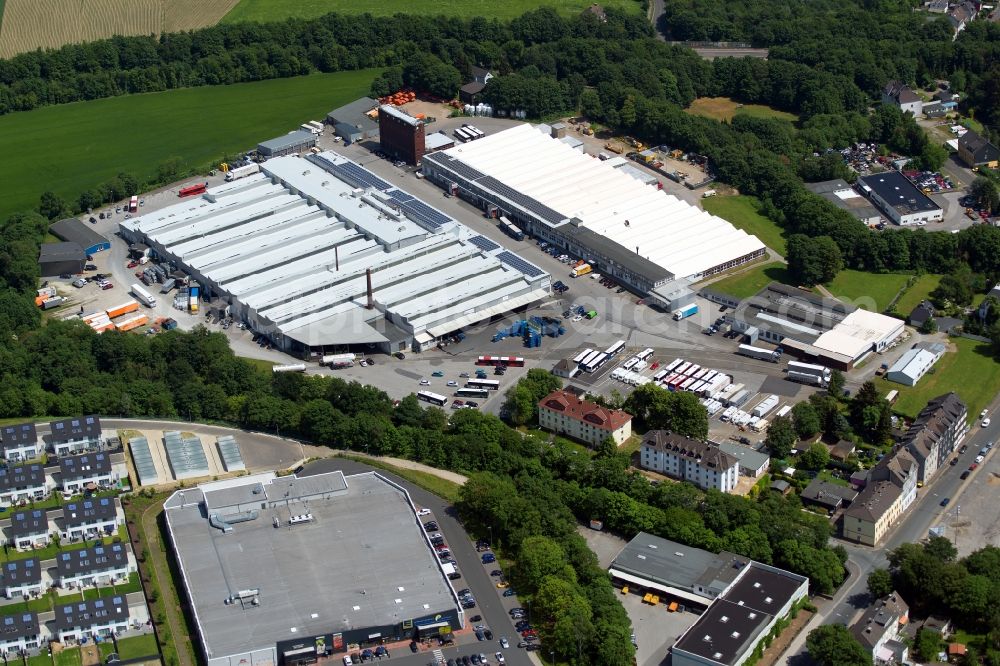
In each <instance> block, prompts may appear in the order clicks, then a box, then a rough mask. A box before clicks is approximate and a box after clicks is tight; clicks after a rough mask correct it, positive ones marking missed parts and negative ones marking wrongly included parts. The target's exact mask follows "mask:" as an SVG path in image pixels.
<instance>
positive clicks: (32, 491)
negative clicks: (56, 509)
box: [0, 463, 51, 506]
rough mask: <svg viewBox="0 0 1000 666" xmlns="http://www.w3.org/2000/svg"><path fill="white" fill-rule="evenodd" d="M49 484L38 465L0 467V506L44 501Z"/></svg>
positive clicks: (43, 471)
mask: <svg viewBox="0 0 1000 666" xmlns="http://www.w3.org/2000/svg"><path fill="white" fill-rule="evenodd" d="M50 483H51V481H50V480H49V479H48V477H47V476H46V474H45V470H44V469H43V468H42V466H41V465H40V464H38V463H30V464H27V465H17V466H14V467H0V506H11V505H13V504H18V503H21V502H29V501H31V500H40V499H44V498H45V496H46V495H47V494H48V492H49V490H50V489H51V488H50V485H49V484H50Z"/></svg>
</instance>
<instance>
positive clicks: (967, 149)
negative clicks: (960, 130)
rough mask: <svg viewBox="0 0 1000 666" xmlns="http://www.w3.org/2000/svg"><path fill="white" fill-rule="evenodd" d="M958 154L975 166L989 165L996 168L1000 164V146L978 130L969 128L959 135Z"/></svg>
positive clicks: (971, 165) (964, 160) (969, 164)
mask: <svg viewBox="0 0 1000 666" xmlns="http://www.w3.org/2000/svg"><path fill="white" fill-rule="evenodd" d="M958 156H959V158H960V159H961V160H962V161H963V162H965V163H966V164H967V165H968V166H970V167H973V168H978V167H989V168H990V169H996V168H997V166H998V165H1000V148H997V147H996V146H994V145H993V144H992V143H990V142H989V141H987V140H986V139H984V138H983V137H981V136H980V135H979V134H978V133H977V132H975V131H973V130H968V131H967V132H966V133H965V134H963V135H962V136H960V137H958Z"/></svg>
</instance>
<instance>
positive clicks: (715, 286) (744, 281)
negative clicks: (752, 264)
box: [706, 261, 790, 298]
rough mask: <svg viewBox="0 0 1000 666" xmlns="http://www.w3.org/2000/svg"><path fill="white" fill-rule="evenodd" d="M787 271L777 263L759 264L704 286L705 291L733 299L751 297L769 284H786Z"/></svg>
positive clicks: (781, 264)
mask: <svg viewBox="0 0 1000 666" xmlns="http://www.w3.org/2000/svg"><path fill="white" fill-rule="evenodd" d="M789 281H790V278H789V277H788V269H787V268H786V267H785V265H784V264H783V263H781V262H779V261H774V262H771V263H769V264H761V265H760V266H757V267H756V268H752V269H750V270H748V271H744V272H742V273H739V274H737V275H730V276H729V277H726V278H722V279H721V280H718V281H717V282H713V283H711V284H709V285H707V286H706V288H707V289H711V290H712V291H717V292H719V293H720V294H726V295H728V296H732V297H733V298H746V297H748V296H753V295H754V294H756V293H757V292H758V291H760V290H761V289H763V288H764V287H766V286H767V285H768V284H770V283H771V282H784V283H788V282H789Z"/></svg>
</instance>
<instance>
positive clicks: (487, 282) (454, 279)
mask: <svg viewBox="0 0 1000 666" xmlns="http://www.w3.org/2000/svg"><path fill="white" fill-rule="evenodd" d="M261 171H262V173H260V174H255V175H253V176H249V177H247V178H243V179H241V180H237V181H233V182H231V183H227V184H225V185H220V186H219V187H215V188H212V189H211V190H209V191H208V192H207V193H206V194H205V195H204V197H202V198H198V199H195V200H193V201H184V202H182V203H179V204H176V205H174V206H170V207H168V208H165V209H163V210H160V211H157V212H155V213H152V214H150V215H146V216H143V217H140V218H136V219H132V220H126V221H124V222H122V224H121V226H120V228H121V231H122V234H123V236H124V237H125V238H126V239H127V240H129V241H130V242H142V243H145V244H146V245H148V246H149V247H151V248H153V250H154V251H155V252H156V253H157V254H158V255H160V256H161V257H165V258H168V259H170V258H172V259H174V260H176V261H177V262H178V263H179V264H181V265H182V266H184V267H185V268H186V269H187V270H188V271H190V273H191V274H192V277H193V278H194V279H195V280H196V281H197V282H199V283H200V284H201V286H202V287H203V288H204V289H205V291H206V292H207V294H208V295H212V296H217V297H221V298H222V299H223V300H225V301H226V302H228V303H229V305H230V310H231V312H232V314H233V315H234V316H235V317H237V318H240V319H243V320H244V321H246V322H247V323H248V324H250V326H251V328H253V329H254V330H256V331H258V332H262V333H265V334H267V335H268V336H269V337H271V338H272V340H273V341H274V342H275V343H276V345H277V346H278V347H279V348H281V349H283V350H284V351H288V352H292V353H299V354H303V355H305V354H309V353H311V354H313V355H315V354H318V353H322V352H323V351H324V350H325V348H326V347H328V346H329V347H343V346H345V345H353V344H357V345H361V344H366V345H368V344H375V345H377V346H379V347H380V348H381V349H382V350H383V351H385V352H393V351H398V350H400V349H409V348H421V349H422V348H427V347H430V346H432V345H433V344H434V341H435V339H436V338H440V337H442V336H444V335H447V334H449V333H452V332H454V331H455V330H457V329H459V328H461V327H462V326H464V325H468V324H470V323H477V322H479V321H483V320H488V319H489V318H491V317H492V316H495V315H499V314H503V313H505V312H509V311H511V310H513V309H515V308H518V307H523V306H526V305H530V304H531V303H534V302H537V301H540V300H542V299H543V298H545V297H546V296H547V295H548V294H549V276H548V274H547V273H545V272H544V271H542V270H541V269H539V268H537V267H536V266H534V265H532V264H530V263H528V262H527V261H524V260H523V259H521V258H520V257H517V255H514V254H512V253H510V252H509V251H507V250H505V249H504V248H503V247H501V246H499V245H497V244H495V243H494V244H492V246H491V247H490V248H489V249H484V248H483V247H482V244H479V245H477V244H476V239H478V238H481V237H480V236H478V235H477V234H475V233H474V232H473V231H471V230H470V229H469V228H467V227H465V226H464V225H462V224H459V223H458V222H456V221H455V220H453V219H452V218H450V217H449V216H447V215H445V214H443V213H441V212H440V211H438V210H436V209H434V208H432V207H430V206H428V205H427V204H425V203H424V202H422V201H420V200H418V199H416V198H414V197H412V196H411V195H409V194H408V193H406V192H404V191H403V190H400V189H398V188H396V187H394V186H393V185H390V184H389V183H387V182H385V181H384V180H382V179H381V178H379V177H378V176H376V175H375V174H373V173H371V172H370V171H367V170H366V169H364V168H362V167H361V166H359V165H358V164H356V163H354V162H351V161H350V160H347V159H346V158H343V157H340V156H338V155H335V154H334V153H320V154H319V155H314V156H310V157H309V158H308V159H302V158H299V157H292V156H289V157H280V158H276V159H271V160H268V161H267V162H264V163H263V164H262V165H261ZM368 271H370V272H371V274H370V284H371V289H370V291H369V277H368V275H367V273H368Z"/></svg>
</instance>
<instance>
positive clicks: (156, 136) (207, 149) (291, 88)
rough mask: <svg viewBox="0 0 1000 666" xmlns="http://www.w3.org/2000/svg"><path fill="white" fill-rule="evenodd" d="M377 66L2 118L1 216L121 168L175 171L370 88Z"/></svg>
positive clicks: (73, 194)
mask: <svg viewBox="0 0 1000 666" xmlns="http://www.w3.org/2000/svg"><path fill="white" fill-rule="evenodd" d="M377 74H378V70H376V69H366V70H360V71H352V72H337V73H334V74H316V75H312V76H302V77H297V78H291V79H276V80H272V81H258V82H254V83H241V84H236V85H231V86H206V87H202V88H185V89H182V90H170V91H167V92H161V93H150V94H145V95H126V96H124V97H114V98H110V99H100V100H94V101H91V102H75V103H72V104H61V105H58V106H49V107H45V108H41V109H37V110H34V111H26V112H23V113H11V114H9V115H6V116H3V117H0V145H3V146H5V147H6V148H7V150H8V154H10V155H17V159H8V160H4V161H3V162H2V163H0V182H2V183H3V184H4V197H3V198H2V200H0V219H2V218H5V217H6V216H7V215H9V214H10V213H12V212H15V211H19V210H23V209H26V208H35V207H36V206H37V205H38V197H39V195H41V193H42V192H43V191H44V190H52V191H53V192H55V193H57V194H59V195H61V196H63V197H65V198H66V199H67V200H70V201H75V200H76V199H77V197H78V196H79V195H80V192H82V191H83V190H85V189H88V188H90V187H94V186H96V185H98V184H100V183H101V182H102V181H104V180H107V179H108V178H111V177H114V176H115V175H117V174H118V173H119V172H121V171H126V172H129V173H132V174H134V175H135V176H136V177H137V178H139V180H140V181H144V180H147V179H149V178H152V177H153V176H154V175H155V174H156V169H157V166H158V165H159V164H162V163H163V162H166V161H167V160H169V159H170V158H172V157H179V158H180V159H181V162H182V170H186V169H193V168H204V167H206V166H208V165H209V164H211V163H212V162H213V161H215V160H217V159H219V158H221V157H222V156H223V155H224V154H226V153H230V154H232V153H235V152H238V151H241V150H246V149H249V148H253V147H254V146H256V145H257V143H258V142H259V141H262V140H264V139H270V138H272V137H275V136H278V135H281V134H285V133H286V132H288V131H290V130H292V129H295V128H296V127H298V125H299V124H300V123H302V122H304V121H306V120H312V119H317V118H323V117H325V116H326V114H327V113H328V112H329V111H330V109H332V108H335V107H337V106H339V105H341V104H344V103H346V102H349V101H351V100H353V99H356V98H358V97H361V96H363V95H366V94H368V87H369V86H370V85H371V81H372V79H373V78H374V77H375V76H376V75H377Z"/></svg>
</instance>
